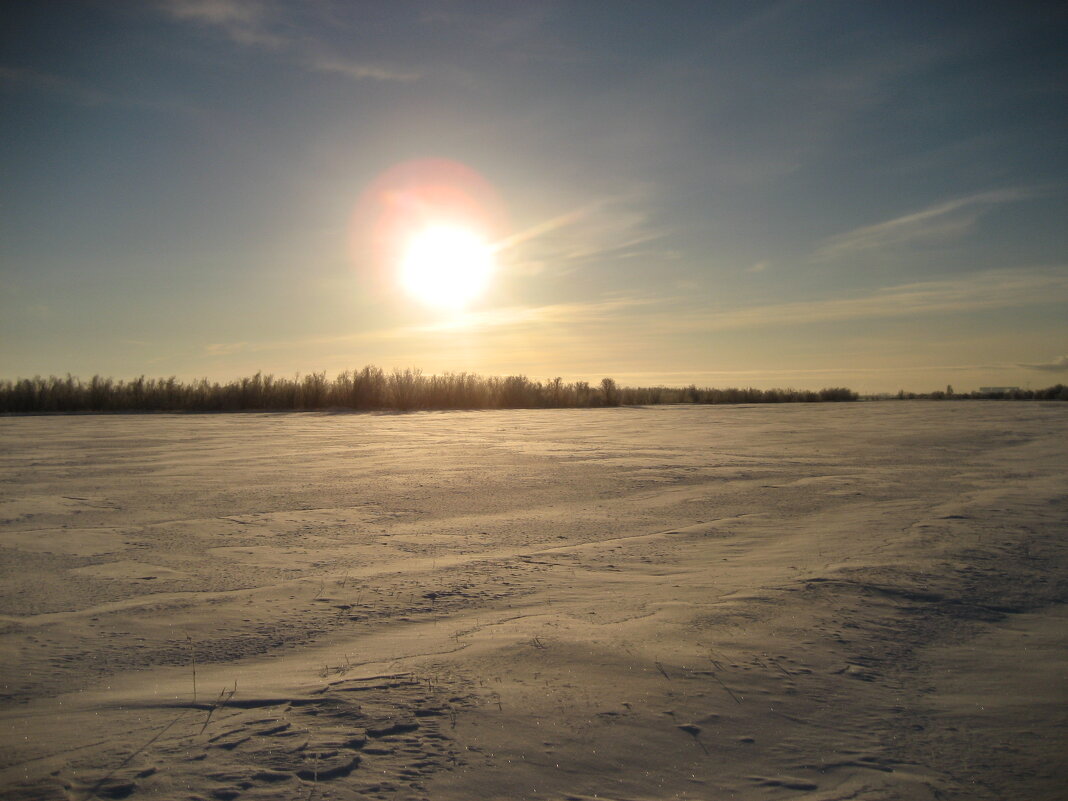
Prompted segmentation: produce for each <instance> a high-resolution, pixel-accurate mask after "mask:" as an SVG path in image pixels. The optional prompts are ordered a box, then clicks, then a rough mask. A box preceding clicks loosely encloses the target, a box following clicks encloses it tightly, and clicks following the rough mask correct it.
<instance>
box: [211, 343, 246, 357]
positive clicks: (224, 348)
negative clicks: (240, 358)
mask: <svg viewBox="0 0 1068 801" xmlns="http://www.w3.org/2000/svg"><path fill="white" fill-rule="evenodd" d="M244 350H249V343H247V342H216V343H212V344H211V345H205V346H204V352H205V353H207V354H208V355H209V356H228V355H230V354H231V353H240V352H241V351H244Z"/></svg>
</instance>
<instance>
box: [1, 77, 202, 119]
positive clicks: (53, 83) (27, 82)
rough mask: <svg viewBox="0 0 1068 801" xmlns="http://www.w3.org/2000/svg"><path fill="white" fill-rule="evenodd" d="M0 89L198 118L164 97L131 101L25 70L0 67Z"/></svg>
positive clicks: (189, 109) (193, 110)
mask: <svg viewBox="0 0 1068 801" xmlns="http://www.w3.org/2000/svg"><path fill="white" fill-rule="evenodd" d="M0 87H3V88H6V89H9V90H15V91H25V92H31V93H39V94H47V95H52V96H53V97H55V98H57V99H60V100H63V101H65V102H68V103H73V104H75V105H78V106H119V107H126V108H143V109H152V110H156V111H163V112H174V113H184V114H195V113H196V112H197V109H196V108H194V107H193V106H190V105H188V104H185V103H182V102H180V101H174V100H171V99H168V98H165V97H131V96H127V95H122V94H116V93H112V92H107V91H104V90H101V89H99V88H97V87H95V86H91V85H89V84H87V83H84V82H83V81H78V80H75V79H73V78H68V77H66V76H63V75H55V74H53V73H48V72H40V71H38V70H33V69H27V68H23V67H8V66H0Z"/></svg>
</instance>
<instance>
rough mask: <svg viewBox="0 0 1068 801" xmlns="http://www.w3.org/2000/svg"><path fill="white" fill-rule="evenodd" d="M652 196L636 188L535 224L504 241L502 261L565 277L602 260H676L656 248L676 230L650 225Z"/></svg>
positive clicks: (525, 270) (519, 268)
mask: <svg viewBox="0 0 1068 801" xmlns="http://www.w3.org/2000/svg"><path fill="white" fill-rule="evenodd" d="M647 194H648V193H647V191H645V190H635V191H632V192H627V193H622V194H619V195H616V196H613V197H606V198H601V199H598V200H595V201H592V202H590V203H587V204H584V205H582V206H580V207H579V208H576V209H573V210H571V211H569V212H567V213H565V214H561V215H558V216H556V217H553V218H552V219H549V220H546V221H544V222H542V223H539V224H537V225H534V226H531V227H530V228H529V229H527V230H525V231H521V232H520V233H518V234H515V235H513V236H511V237H509V238H508V239H506V240H505V241H503V242H502V243H501V250H502V256H503V261H504V262H505V263H506V264H507V265H508V266H509V268H510V269H513V270H516V271H517V272H521V273H531V274H537V273H540V272H543V271H549V272H553V273H556V274H558V275H566V274H568V273H571V272H574V271H575V270H577V269H579V268H581V267H582V266H583V265H585V264H589V263H590V262H594V261H600V260H621V259H632V258H637V257H642V258H653V257H658V258H661V259H670V258H674V257H675V256H677V254H675V253H673V252H670V251H668V250H666V249H663V248H659V249H658V248H656V247H652V244H653V243H655V242H659V241H661V240H663V239H665V238H667V237H668V236H669V235H670V234H671V231H670V230H668V229H666V228H663V227H658V226H655V225H653V224H652V223H651V222H650V219H649V214H648V212H647V211H646V210H645V209H646V207H647V206H648V205H649V198H648V197H647V196H646V195H647Z"/></svg>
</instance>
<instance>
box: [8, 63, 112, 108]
mask: <svg viewBox="0 0 1068 801" xmlns="http://www.w3.org/2000/svg"><path fill="white" fill-rule="evenodd" d="M0 85H3V86H5V87H8V88H12V89H26V90H30V91H43V92H47V93H50V94H55V95H61V96H63V97H65V98H67V99H68V100H72V101H74V102H75V103H78V104H80V105H83V106H99V105H102V104H104V103H109V102H113V101H114V100H115V98H113V97H112V96H111V95H108V94H106V93H105V92H101V91H99V90H97V89H94V88H93V87H91V86H86V85H85V84H83V83H80V82H78V81H75V80H72V79H70V78H65V77H63V76H61V75H52V74H49V73H45V72H38V71H37V70H31V69H23V68H21V67H0Z"/></svg>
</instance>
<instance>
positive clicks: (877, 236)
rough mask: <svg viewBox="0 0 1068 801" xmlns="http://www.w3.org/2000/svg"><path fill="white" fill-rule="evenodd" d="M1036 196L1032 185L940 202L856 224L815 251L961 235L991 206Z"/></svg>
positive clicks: (843, 252)
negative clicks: (895, 215)
mask: <svg viewBox="0 0 1068 801" xmlns="http://www.w3.org/2000/svg"><path fill="white" fill-rule="evenodd" d="M1034 196H1035V191H1034V190H1031V189H1023V188H1016V189H1003V190H997V191H992V192H982V193H979V194H975V195H969V196H967V197H961V198H956V199H955V200H950V201H947V202H945V203H939V204H938V205H936V206H929V207H928V208H926V209H922V210H920V211H916V212H912V213H911V214H905V215H902V216H901V217H895V218H894V219H892V220H886V221H884V222H881V223H876V224H874V225H865V226H862V227H861V228H855V229H854V230H852V231H847V232H846V233H844V234H838V235H837V236H833V237H831V238H830V239H828V240H826V241H825V242H824V243H823V245H821V246H820V247H819V248H818V249H817V250H816V252H815V254H814V257H815V258H817V259H833V258H839V257H842V256H848V255H852V254H854V253H858V252H862V251H871V250H882V249H885V248H891V247H897V246H901V245H907V244H911V243H915V242H920V241H930V240H934V239H946V238H953V237H956V236H960V235H961V234H963V233H965V232H967V231H968V230H970V229H971V227H972V226H973V225H974V224H975V221H976V220H977V219H978V218H979V216H980V215H981V214H982V213H983V212H984V211H985V210H986V209H988V208H989V207H990V206H993V205H997V204H999V203H1011V202H1015V201H1018V200H1025V199H1027V198H1030V197H1034Z"/></svg>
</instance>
